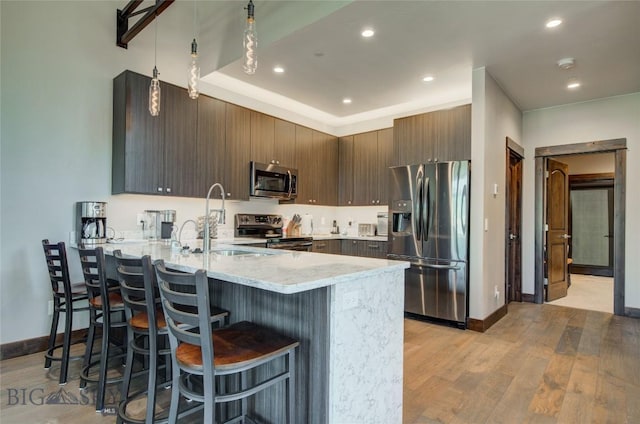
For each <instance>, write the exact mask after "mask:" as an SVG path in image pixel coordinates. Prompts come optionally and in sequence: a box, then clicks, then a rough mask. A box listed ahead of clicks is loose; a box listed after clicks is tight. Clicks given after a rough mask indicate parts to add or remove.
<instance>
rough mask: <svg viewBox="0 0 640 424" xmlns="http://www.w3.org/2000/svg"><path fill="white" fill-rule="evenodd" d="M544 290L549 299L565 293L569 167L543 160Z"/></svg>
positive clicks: (567, 280)
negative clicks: (544, 212)
mask: <svg viewBox="0 0 640 424" xmlns="http://www.w3.org/2000/svg"><path fill="white" fill-rule="evenodd" d="M546 193H547V202H546V204H547V227H548V229H547V243H546V261H547V293H546V301H547V302H550V301H552V300H555V299H559V298H561V297H565V296H566V295H567V288H568V282H569V278H568V273H567V257H568V243H569V238H570V237H571V236H570V235H569V234H568V232H569V167H568V166H567V165H566V164H564V163H562V162H558V161H556V160H553V159H547V190H546Z"/></svg>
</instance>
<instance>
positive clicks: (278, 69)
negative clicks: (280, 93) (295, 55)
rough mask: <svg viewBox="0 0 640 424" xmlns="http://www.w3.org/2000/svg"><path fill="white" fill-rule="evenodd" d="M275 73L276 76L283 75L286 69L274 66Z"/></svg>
mask: <svg viewBox="0 0 640 424" xmlns="http://www.w3.org/2000/svg"><path fill="white" fill-rule="evenodd" d="M273 72H275V73H276V74H282V73H283V72H284V68H283V67H282V66H274V68H273Z"/></svg>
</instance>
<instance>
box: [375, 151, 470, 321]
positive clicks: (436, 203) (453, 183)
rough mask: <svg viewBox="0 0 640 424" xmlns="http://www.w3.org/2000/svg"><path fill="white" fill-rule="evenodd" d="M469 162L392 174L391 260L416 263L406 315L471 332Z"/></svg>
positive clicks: (409, 275)
mask: <svg viewBox="0 0 640 424" xmlns="http://www.w3.org/2000/svg"><path fill="white" fill-rule="evenodd" d="M469 172H470V164H469V162H468V161H458V162H439V163H430V164H422V165H408V166H398V167H392V168H391V181H390V192H389V194H390V197H389V229H388V231H389V233H388V234H389V236H388V237H389V255H388V256H389V258H390V259H401V260H406V261H409V262H411V267H410V268H409V269H408V270H407V271H406V274H405V311H406V312H407V313H408V314H409V315H415V316H418V317H431V318H438V319H442V320H447V321H450V322H452V323H454V324H456V325H457V326H458V327H461V328H466V323H467V316H468V311H469V301H468V296H467V294H468V263H467V260H468V257H469V253H468V252H469Z"/></svg>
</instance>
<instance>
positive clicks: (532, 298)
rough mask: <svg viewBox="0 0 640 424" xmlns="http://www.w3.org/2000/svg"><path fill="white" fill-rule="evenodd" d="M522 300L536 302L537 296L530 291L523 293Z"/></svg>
mask: <svg viewBox="0 0 640 424" xmlns="http://www.w3.org/2000/svg"><path fill="white" fill-rule="evenodd" d="M522 301H523V302H528V303H536V301H535V296H534V295H532V294H529V293H522Z"/></svg>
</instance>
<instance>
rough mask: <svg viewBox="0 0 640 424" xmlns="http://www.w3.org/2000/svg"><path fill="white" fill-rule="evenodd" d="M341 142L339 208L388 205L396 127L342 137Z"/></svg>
mask: <svg viewBox="0 0 640 424" xmlns="http://www.w3.org/2000/svg"><path fill="white" fill-rule="evenodd" d="M339 142H340V157H339V163H340V172H339V174H340V191H339V193H340V195H339V196H340V197H339V205H340V206H372V205H386V204H387V197H388V194H387V192H388V173H389V171H388V168H389V166H391V163H392V159H393V128H386V129H383V130H377V131H369V132H366V133H361V134H356V135H353V136H346V137H341V138H340V140H339Z"/></svg>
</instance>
